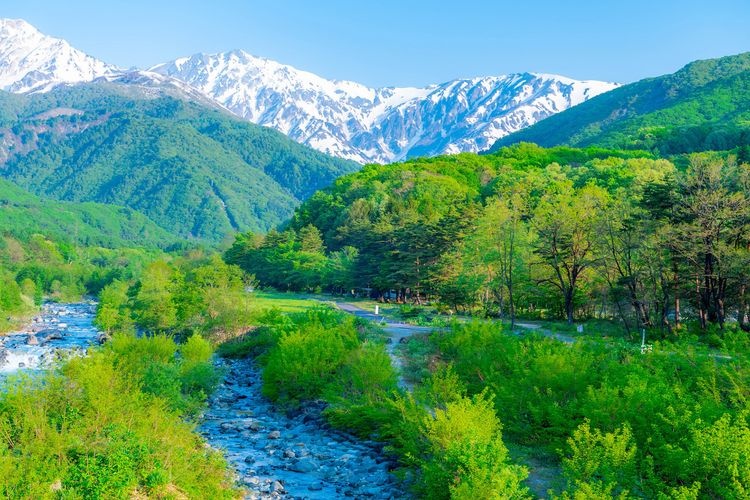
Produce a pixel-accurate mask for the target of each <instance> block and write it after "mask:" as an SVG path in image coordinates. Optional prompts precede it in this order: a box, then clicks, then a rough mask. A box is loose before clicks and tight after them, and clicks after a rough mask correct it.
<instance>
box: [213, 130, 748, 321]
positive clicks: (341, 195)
mask: <svg viewBox="0 0 750 500" xmlns="http://www.w3.org/2000/svg"><path fill="white" fill-rule="evenodd" d="M677 160H678V161H677V164H675V163H672V162H670V161H667V160H663V159H654V158H652V157H650V156H649V155H645V154H642V153H633V152H629V153H628V152H621V151H607V150H575V149H568V148H552V149H542V148H538V147H536V146H533V145H527V144H522V145H518V146H514V147H511V148H506V149H503V150H500V151H499V152H498V153H496V154H494V155H487V156H476V155H470V154H464V155H457V156H451V157H442V158H434V159H420V160H413V161H409V162H405V163H402V164H395V165H389V166H368V167H366V168H365V169H364V170H363V171H361V172H359V173H356V174H352V175H349V176H346V177H343V178H341V179H339V180H338V181H337V182H336V184H335V185H334V186H333V187H332V188H330V189H327V190H324V191H321V192H318V193H316V194H315V195H314V196H313V197H312V198H311V199H310V200H309V201H308V202H306V203H305V204H303V206H302V207H300V209H298V210H297V212H296V214H295V217H294V219H293V220H292V222H291V224H290V225H289V227H288V228H287V229H286V230H284V231H281V232H271V233H269V234H268V235H266V236H265V237H260V236H256V235H252V234H245V235H240V236H238V237H237V240H236V242H235V244H234V245H233V246H232V248H231V249H229V250H228V251H227V253H226V255H225V257H226V259H227V261H228V262H231V263H235V264H238V265H240V266H241V267H243V268H244V269H245V270H246V271H248V272H250V273H253V274H255V276H256V277H257V278H258V279H259V281H260V282H261V284H264V285H271V286H275V287H278V288H281V289H292V290H315V289H325V290H329V291H334V292H344V291H346V292H349V291H352V290H354V291H360V292H363V293H367V294H370V295H373V296H377V297H381V298H385V299H389V300H398V301H407V300H411V301H414V302H421V301H422V300H423V299H425V298H428V299H431V300H436V301H439V302H440V303H442V304H444V305H445V307H448V308H450V309H452V310H462V309H463V310H482V311H484V312H486V313H488V314H493V315H497V314H499V315H502V316H505V317H511V318H513V317H515V316H516V315H523V316H525V317H539V318H565V319H567V320H568V321H569V322H572V321H574V320H576V319H584V318H589V317H604V318H618V319H620V320H622V322H623V323H624V325H625V327H626V328H627V329H628V330H629V331H631V332H632V331H635V330H636V329H640V328H652V327H653V328H659V329H661V330H662V331H664V332H675V331H677V330H678V329H679V328H680V326H681V325H682V323H683V322H684V321H685V320H695V321H696V322H697V323H698V324H699V325H700V326H701V327H702V328H703V329H707V328H708V327H709V326H710V325H715V326H716V327H718V328H719V329H721V328H723V327H724V326H725V324H726V323H727V321H729V320H731V321H732V322H734V321H737V323H738V324H739V325H740V326H741V327H742V328H750V322H749V320H748V311H750V309H749V307H750V306H749V305H748V302H747V299H746V287H747V283H746V276H747V275H749V274H750V268H748V264H747V262H748V258H747V257H748V255H750V254H748V248H749V247H748V244H750V240H748V238H747V231H746V228H747V224H748V221H749V220H750V219H749V218H748V217H749V216H750V211H748V209H749V208H750V205H749V199H748V195H750V191H748V189H750V184H748V182H747V179H748V178H749V177H748V174H749V173H750V168H749V167H748V165H747V164H744V163H742V164H740V163H738V161H737V158H736V156H733V155H719V154H696V155H692V156H690V157H685V158H678V159H677ZM678 165H679V166H678Z"/></svg>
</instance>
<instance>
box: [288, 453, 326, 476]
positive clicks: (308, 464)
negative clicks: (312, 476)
mask: <svg viewBox="0 0 750 500" xmlns="http://www.w3.org/2000/svg"><path fill="white" fill-rule="evenodd" d="M319 468H320V466H319V465H318V464H317V463H316V462H315V461H314V460H313V459H312V458H309V457H304V458H300V459H299V460H297V461H296V462H294V463H292V464H291V465H290V466H289V470H291V471H294V472H303V473H307V472H313V471H316V470H318V469H319Z"/></svg>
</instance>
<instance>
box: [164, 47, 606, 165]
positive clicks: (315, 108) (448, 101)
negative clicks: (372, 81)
mask: <svg viewBox="0 0 750 500" xmlns="http://www.w3.org/2000/svg"><path fill="white" fill-rule="evenodd" d="M150 71H154V72H157V73H161V74H164V75H168V76H171V77H174V78H177V79H179V80H181V81H183V82H185V83H187V84H189V85H191V86H193V87H195V88H197V89H199V90H201V91H202V92H204V93H205V94H206V95H209V96H211V97H213V98H214V99H216V100H217V101H218V102H219V103H221V104H222V105H223V106H225V107H226V108H227V109H229V110H230V111H232V112H233V113H235V114H236V115H238V116H241V117H243V118H245V119H247V120H250V121H252V122H254V123H257V124H260V125H265V126H269V127H273V128H275V129H277V130H279V131H281V132H283V133H284V134H286V135H288V136H289V137H291V138H292V139H294V140H296V141H298V142H301V143H303V144H306V145H308V146H311V147H313V148H315V149H318V150H321V151H324V152H326V153H329V154H332V155H334V156H339V157H343V158H347V159H351V160H355V161H358V162H360V163H370V162H376V163H386V162H390V161H395V160H401V159H405V158H409V157H413V156H423V155H426V156H431V155H437V154H443V153H458V152H465V151H471V152H477V151H482V150H484V149H487V148H489V147H490V146H491V145H492V144H493V143H494V142H495V141H496V140H497V139H499V138H501V137H504V136H506V135H508V134H511V133H513V132H516V131H517V130H520V129H522V128H525V127H528V126H530V125H533V124H534V123H536V122H538V121H539V120H542V119H544V118H546V117H548V116H550V115H552V114H554V113H558V112H560V111H564V110H565V109H568V108H569V107H571V106H575V105H576V104H580V103H581V102H583V101H585V100H587V99H590V98H591V97H594V96H596V95H599V94H601V93H603V92H606V91H608V90H612V89H613V88H615V87H616V86H617V84H614V83H607V82H599V81H577V80H573V79H570V78H565V77H561V76H557V75H547V74H533V73H523V74H514V75H504V76H490V77H484V78H473V79H465V80H453V81H450V82H446V83H443V84H440V85H430V86H427V87H423V88H396V87H387V88H379V89H376V88H369V87H366V86H364V85H362V84H359V83H356V82H350V81H338V80H326V79H324V78H322V77H320V76H318V75H315V74H313V73H309V72H307V71H302V70H298V69H296V68H293V67H291V66H287V65H284V64H281V63H278V62H276V61H272V60H269V59H265V58H261V57H255V56H253V55H251V54H248V53H247V52H244V51H242V50H235V51H231V52H224V53H219V54H196V55H193V56H191V57H183V58H180V59H176V60H174V61H171V62H168V63H163V64H159V65H157V66H154V67H153V68H151V69H150Z"/></svg>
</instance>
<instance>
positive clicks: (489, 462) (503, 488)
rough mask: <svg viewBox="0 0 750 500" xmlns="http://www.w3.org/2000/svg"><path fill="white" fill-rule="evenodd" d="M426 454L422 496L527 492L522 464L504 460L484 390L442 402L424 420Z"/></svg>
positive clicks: (496, 422)
mask: <svg viewBox="0 0 750 500" xmlns="http://www.w3.org/2000/svg"><path fill="white" fill-rule="evenodd" d="M425 437H426V439H427V442H428V444H427V447H428V453H429V458H428V459H427V460H426V461H425V462H424V463H423V465H422V477H421V479H420V484H419V485H418V488H419V491H420V493H421V494H422V495H423V496H424V497H426V498H457V499H459V498H460V499H469V498H493V499H501V498H527V497H528V492H527V490H526V488H525V487H524V486H522V484H521V481H523V479H525V477H526V473H527V472H526V470H525V469H524V468H522V467H519V466H512V465H509V464H508V463H507V454H508V450H507V449H506V448H505V445H504V444H503V442H502V438H501V434H500V421H499V420H498V418H497V416H496V415H495V410H494V408H493V405H492V399H491V398H489V399H488V398H486V397H485V396H484V393H482V394H479V395H477V396H475V397H473V398H471V399H470V398H460V399H457V400H456V401H452V402H448V403H447V404H446V405H445V409H441V408H437V409H436V410H435V416H434V417H428V418H427V421H426V422H425Z"/></svg>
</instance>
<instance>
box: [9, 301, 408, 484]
mask: <svg viewBox="0 0 750 500" xmlns="http://www.w3.org/2000/svg"><path fill="white" fill-rule="evenodd" d="M95 312H96V304H95V303H93V302H82V303H73V304H57V303H45V304H44V305H43V306H42V310H41V312H40V314H39V315H38V316H36V317H35V318H33V319H32V320H31V321H30V322H29V324H28V325H27V326H26V327H24V328H22V329H21V330H19V331H16V332H11V333H9V334H7V335H5V336H0V380H2V378H4V377H7V376H8V375H11V374H14V373H18V372H19V371H21V370H23V371H36V370H42V369H45V368H48V367H50V366H51V365H53V364H54V363H55V361H57V360H59V359H62V358H65V357H68V356H71V355H74V356H75V355H81V356H83V355H85V354H86V352H87V350H88V349H89V348H90V347H91V346H93V345H97V344H98V343H99V337H100V332H99V330H97V328H96V327H95V326H94V324H93V319H94V314H95ZM220 363H221V364H222V365H223V367H224V368H225V369H226V377H225V379H224V382H223V383H222V385H221V386H220V387H219V389H218V390H217V392H216V393H215V394H214V395H213V397H212V398H211V400H210V401H209V406H208V408H207V409H206V411H205V414H204V417H203V419H202V421H201V423H200V426H199V430H200V432H201V433H202V434H203V436H204V437H205V438H206V440H207V441H208V442H209V444H211V446H213V447H214V448H217V449H219V450H222V451H223V452H224V453H225V456H226V457H227V460H228V461H229V463H230V464H231V465H232V466H233V467H234V469H235V471H236V473H237V479H238V482H239V483H240V484H241V485H242V486H244V487H245V488H246V489H247V491H248V494H247V498H300V499H302V498H309V499H331V498H345V497H350V498H378V499H380V498H383V499H388V498H401V497H404V493H403V492H402V491H401V490H400V489H399V488H398V485H397V482H396V480H395V478H394V477H393V476H392V475H391V474H390V473H389V472H388V471H389V469H390V468H391V467H393V465H394V464H392V463H391V462H390V461H389V460H388V459H386V458H385V457H384V455H383V453H382V450H381V449H380V447H379V445H377V444H376V443H373V442H366V441H361V440H357V439H355V438H353V437H351V436H348V435H347V434H345V433H342V432H338V431H336V430H334V429H331V428H330V427H329V426H328V425H327V424H326V423H325V420H324V419H323V417H322V416H321V408H320V407H319V406H318V405H315V404H310V405H308V406H305V407H303V408H302V409H300V410H298V411H297V412H296V413H295V414H293V415H290V414H287V413H285V412H281V411H279V410H278V409H277V408H275V407H274V406H273V405H272V404H271V403H270V402H269V401H268V400H266V399H265V398H264V397H263V395H262V394H261V390H260V388H261V377H260V372H259V371H258V369H257V368H256V367H255V366H254V365H253V364H252V363H251V362H249V361H220Z"/></svg>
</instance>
